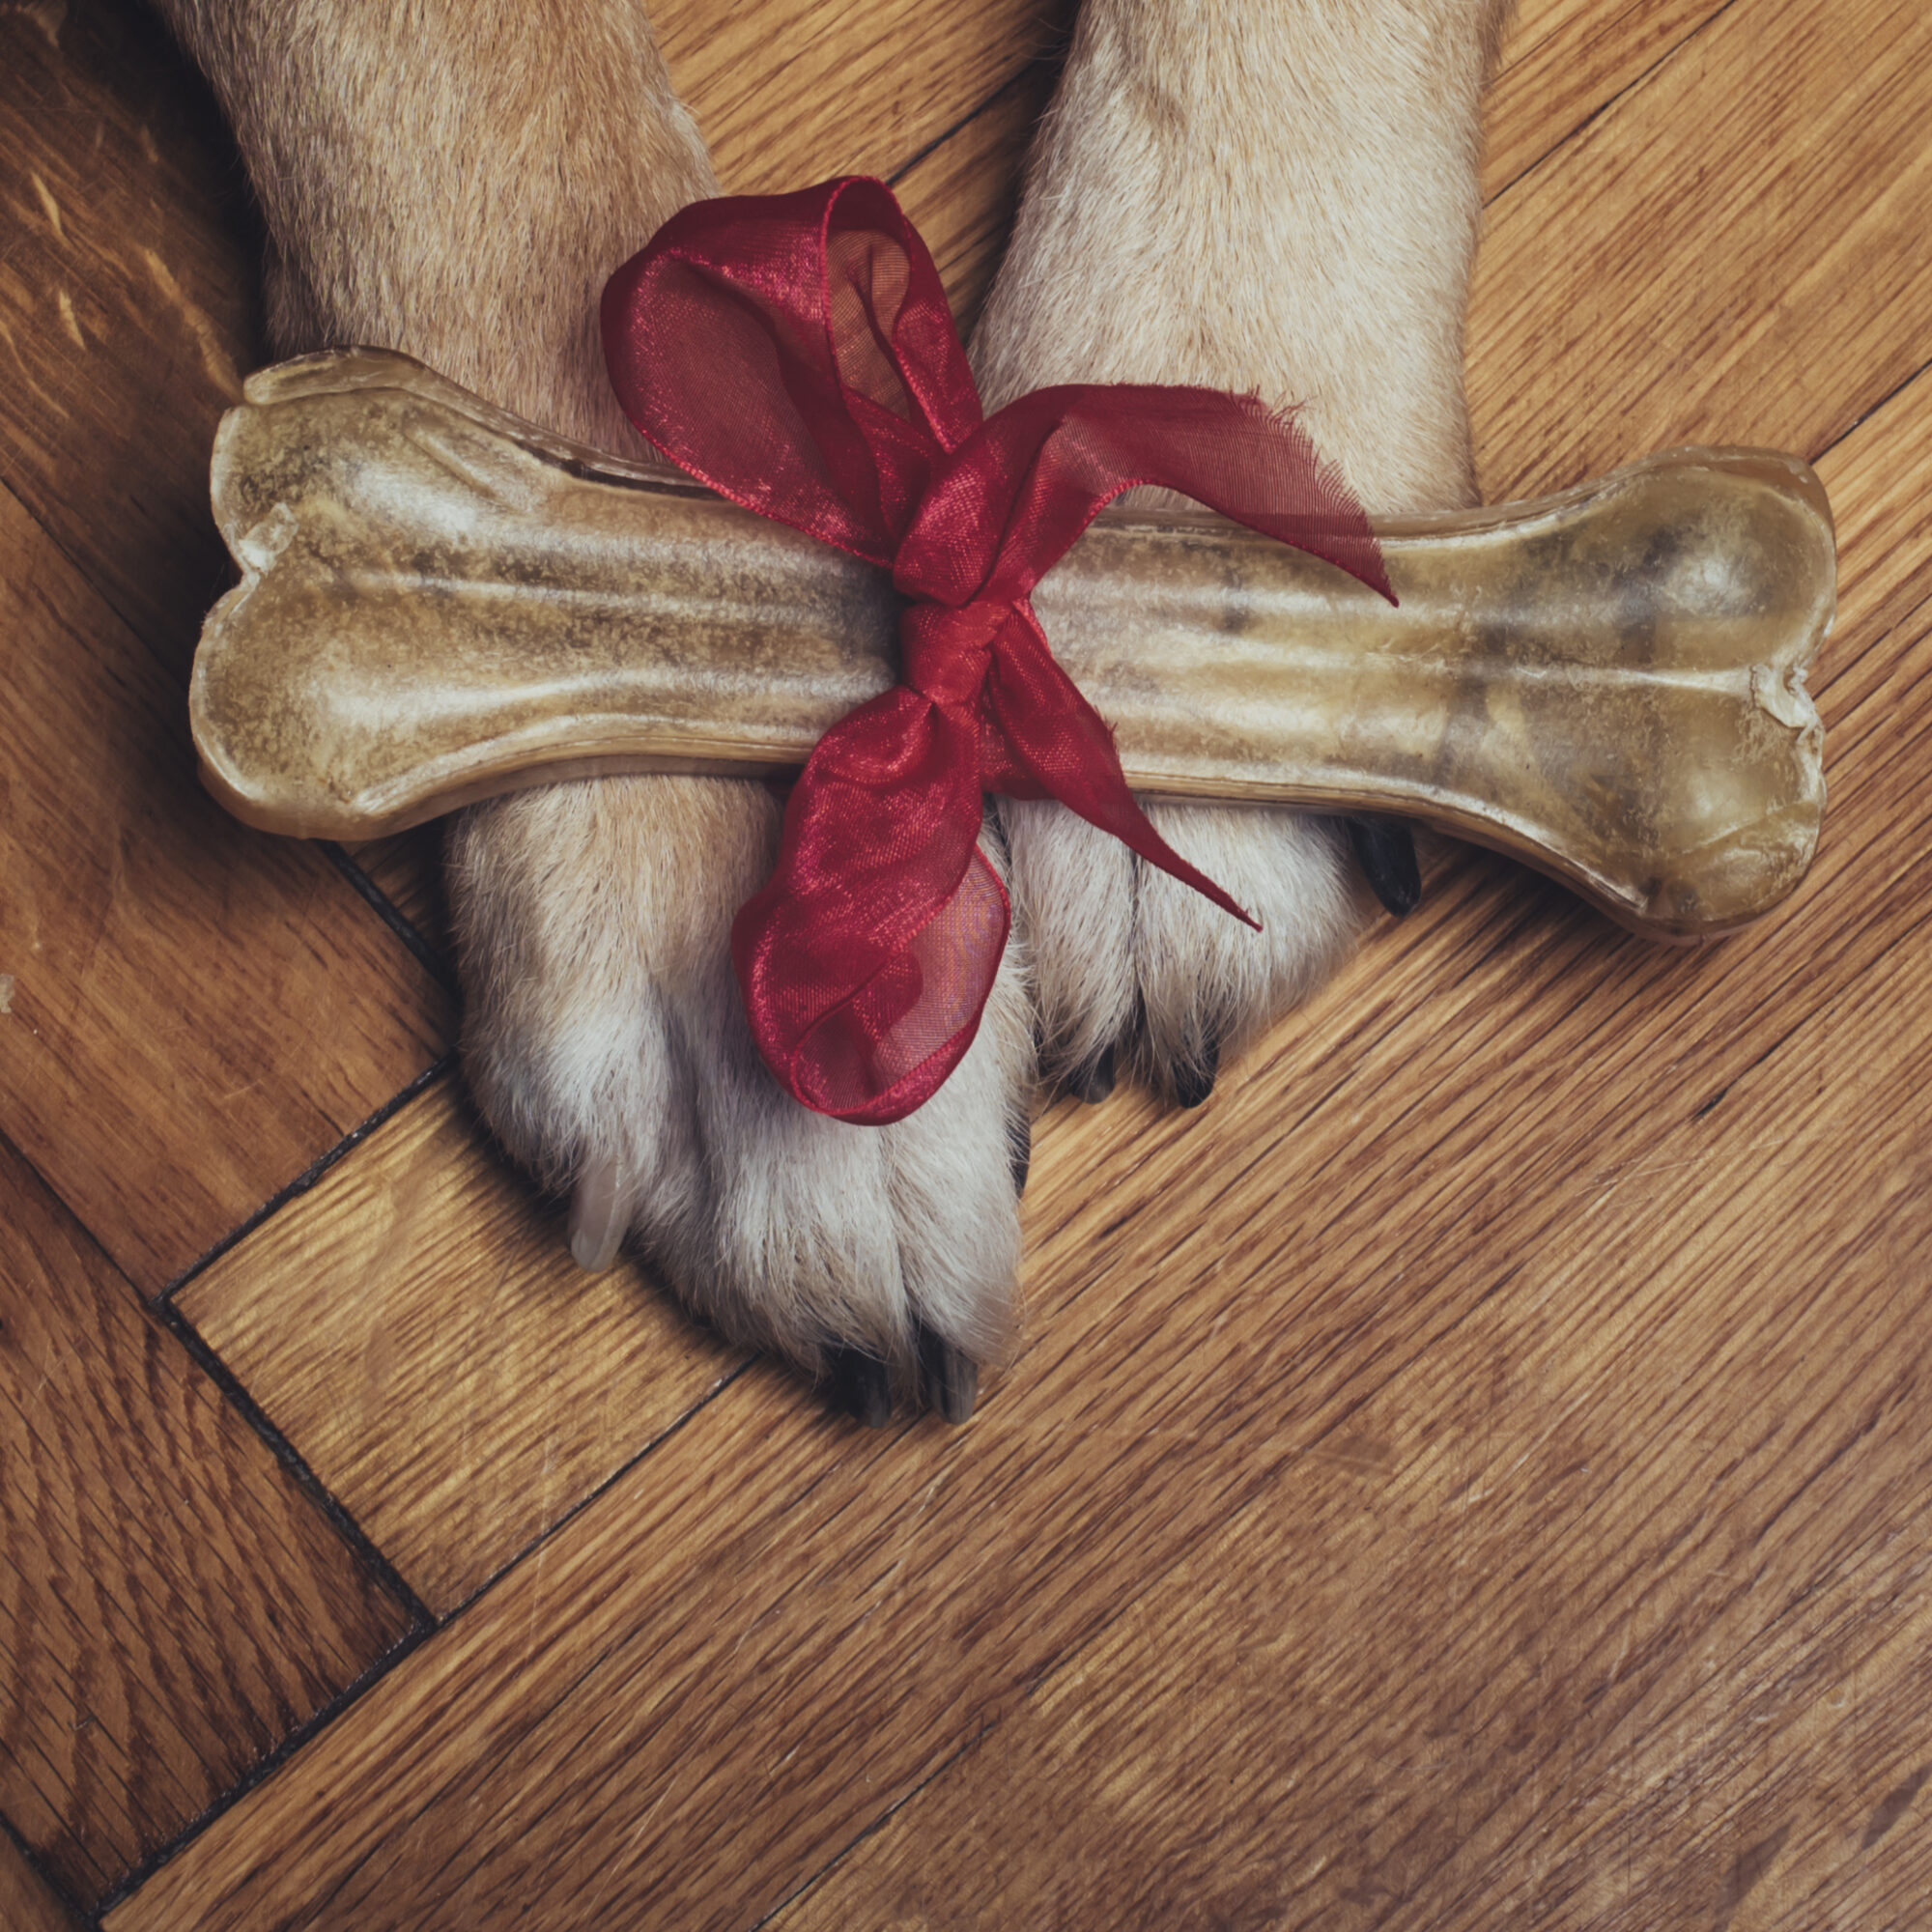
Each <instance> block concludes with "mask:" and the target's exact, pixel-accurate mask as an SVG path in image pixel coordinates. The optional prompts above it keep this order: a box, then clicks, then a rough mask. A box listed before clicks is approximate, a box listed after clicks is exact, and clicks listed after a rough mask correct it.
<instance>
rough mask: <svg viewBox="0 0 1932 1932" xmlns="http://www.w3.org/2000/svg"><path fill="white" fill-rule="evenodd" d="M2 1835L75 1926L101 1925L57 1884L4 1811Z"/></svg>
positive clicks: (0, 1816)
mask: <svg viewBox="0 0 1932 1932" xmlns="http://www.w3.org/2000/svg"><path fill="white" fill-rule="evenodd" d="M0 1834H4V1835H5V1836H6V1837H8V1838H9V1839H11V1840H12V1841H13V1845H14V1850H15V1851H16V1852H18V1853H19V1855H20V1860H21V1862H22V1863H23V1864H25V1865H26V1867H27V1869H28V1870H29V1871H31V1872H32V1873H33V1875H34V1876H35V1877H36V1878H37V1879H39V1880H40V1882H41V1884H42V1885H43V1887H44V1888H45V1889H46V1891H47V1895H48V1896H49V1897H50V1898H52V1899H53V1901H54V1903H55V1904H56V1905H57V1906H59V1907H60V1908H61V1909H62V1910H63V1911H64V1912H65V1913H66V1914H67V1916H68V1918H70V1919H71V1920H72V1922H73V1923H74V1924H76V1925H90V1926H98V1925H99V1923H100V1919H99V1916H98V1915H97V1914H95V1913H91V1912H89V1911H87V1910H86V1909H85V1907H83V1906H81V1905H79V1904H77V1903H76V1902H75V1901H74V1900H73V1899H72V1898H71V1897H70V1896H69V1895H68V1892H67V1889H66V1888H65V1887H63V1886H61V1885H59V1884H57V1883H56V1882H55V1880H54V1877H53V1874H52V1873H51V1872H49V1871H48V1870H47V1868H46V1867H45V1865H44V1864H43V1863H42V1861H41V1855H40V1854H39V1853H38V1852H37V1851H35V1849H34V1848H33V1846H32V1845H30V1844H28V1842H27V1841H26V1839H25V1838H23V1837H22V1836H21V1835H20V1833H19V1829H18V1827H17V1826H15V1825H14V1821H13V1819H11V1818H10V1817H8V1816H7V1814H6V1813H5V1812H4V1811H0Z"/></svg>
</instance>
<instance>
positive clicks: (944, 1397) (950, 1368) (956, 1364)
mask: <svg viewBox="0 0 1932 1932" xmlns="http://www.w3.org/2000/svg"><path fill="white" fill-rule="evenodd" d="M919 1387H920V1393H921V1394H922V1395H923V1396H924V1398H925V1401H926V1406H928V1407H930V1408H931V1409H933V1410H934V1411H935V1412H936V1413H937V1414H939V1415H941V1416H943V1417H944V1418H945V1419H946V1420H947V1421H948V1422H950V1423H952V1425H953V1426H954V1427H955V1428H956V1427H957V1426H958V1425H959V1424H960V1423H962V1422H965V1421H967V1420H969V1419H970V1418H971V1416H972V1413H973V1405H974V1404H975V1403H976V1402H977V1401H978V1400H979V1399H980V1365H979V1364H978V1363H977V1362H976V1361H974V1359H973V1358H972V1356H971V1355H964V1354H961V1353H960V1351H959V1350H957V1349H955V1348H954V1347H953V1346H952V1343H951V1342H949V1341H947V1339H946V1338H945V1337H944V1336H943V1335H937V1334H934V1332H933V1331H932V1330H931V1329H930V1328H928V1327H927V1326H926V1325H925V1323H924V1322H923V1321H922V1322H921V1323H920V1324H919Z"/></svg>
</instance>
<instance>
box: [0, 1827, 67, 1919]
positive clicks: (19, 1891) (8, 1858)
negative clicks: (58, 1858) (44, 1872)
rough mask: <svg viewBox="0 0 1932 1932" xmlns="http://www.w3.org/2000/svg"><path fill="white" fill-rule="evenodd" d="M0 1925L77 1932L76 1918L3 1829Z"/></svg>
mask: <svg viewBox="0 0 1932 1932" xmlns="http://www.w3.org/2000/svg"><path fill="white" fill-rule="evenodd" d="M0 1925H4V1926H6V1927H7V1932H80V1920H79V1919H78V1918H75V1917H74V1915H73V1914H72V1912H71V1911H70V1910H69V1909H68V1906H67V1904H66V1902H65V1901H64V1900H63V1899H62V1898H61V1897H60V1896H59V1894H58V1893H57V1892H55V1890H54V1889H53V1888H52V1887H51V1886H49V1885H48V1884H47V1882H46V1880H45V1879H43V1877H42V1876H41V1875H40V1873H39V1872H37V1871H36V1870H35V1869H34V1868H33V1866H32V1865H30V1864H29V1863H28V1862H27V1860H26V1858H25V1856H24V1855H23V1854H22V1852H21V1851H20V1848H19V1847H18V1846H17V1845H16V1844H14V1840H13V1838H12V1836H11V1835H10V1834H9V1833H7V1832H6V1831H4V1830H0Z"/></svg>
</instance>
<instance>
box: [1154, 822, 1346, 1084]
mask: <svg viewBox="0 0 1932 1932" xmlns="http://www.w3.org/2000/svg"><path fill="white" fill-rule="evenodd" d="M1148 817H1149V818H1150V820H1151V821H1152V824H1153V827H1154V830H1155V831H1157V832H1158V833H1159V834H1160V836H1161V837H1162V838H1165V839H1166V840H1167V841H1168V843H1169V844H1170V845H1172V846H1173V847H1174V849H1175V850H1176V851H1177V852H1179V854H1180V855H1181V857H1182V858H1184V859H1186V860H1188V861H1189V862H1190V863H1192V864H1193V865H1196V866H1198V867H1200V868H1201V869H1202V870H1203V871H1204V872H1206V873H1207V874H1208V877H1209V878H1210V879H1212V880H1213V881H1214V883H1215V884H1216V885H1218V886H1220V887H1221V888H1222V889H1223V890H1224V891H1226V892H1227V893H1228V894H1229V895H1230V896H1231V897H1232V898H1234V899H1235V901H1236V903H1237V904H1239V905H1241V906H1244V907H1246V909H1247V910H1248V911H1249V912H1251V913H1253V914H1254V915H1255V916H1256V918H1258V919H1259V920H1260V921H1261V923H1262V929H1261V930H1260V931H1259V932H1257V931H1255V929H1254V928H1253V927H1252V926H1249V925H1245V924H1243V923H1241V922H1240V921H1239V920H1236V919H1233V918H1231V917H1230V916H1229V915H1228V914H1227V913H1224V912H1223V911H1221V909H1220V908H1219V907H1218V906H1215V905H1211V904H1209V903H1208V900H1207V899H1205V898H1203V897H1202V896H1201V895H1200V894H1199V893H1197V892H1194V891H1193V890H1192V889H1191V888H1189V887H1187V886H1183V885H1182V884H1181V883H1180V882H1179V880H1178V879H1173V878H1170V877H1169V876H1168V875H1167V873H1165V872H1163V871H1160V870H1158V869H1157V868H1156V867H1152V866H1145V865H1144V866H1142V867H1140V868H1139V879H1138V889H1137V892H1136V894H1135V900H1134V971H1135V975H1136V978H1137V980H1138V983H1139V986H1140V995H1141V1013H1142V1028H1141V1034H1140V1037H1139V1040H1138V1042H1137V1044H1138V1055H1137V1059H1138V1063H1139V1067H1140V1071H1141V1073H1142V1075H1143V1077H1144V1078H1145V1079H1147V1081H1148V1082H1149V1084H1150V1085H1151V1086H1152V1087H1153V1088H1155V1090H1156V1091H1158V1092H1161V1093H1168V1094H1179V1096H1180V1097H1182V1098H1194V1099H1198V1098H1200V1097H1201V1096H1202V1094H1205V1092H1206V1090H1207V1088H1208V1086H1211V1085H1212V1084H1213V1078H1214V1073H1215V1070H1216V1067H1217V1065H1218V1064H1219V1062H1220V1060H1221V1059H1222V1057H1223V1056H1227V1055H1232V1054H1234V1053H1236V1052H1238V1051H1239V1050H1240V1049H1241V1048H1242V1047H1244V1046H1245V1045H1246V1044H1247V1043H1248V1041H1249V1040H1250V1039H1252V1038H1253V1037H1254V1036H1255V1035H1256V1034H1258V1033H1259V1032H1261V1030H1262V1029H1263V1028H1264V1027H1265V1026H1267V1025H1268V1024H1269V1023H1270V1022H1271V1021H1273V1020H1275V1019H1277V1018H1278V1017H1279V1016H1280V1015H1281V1014H1282V1013H1284V1012H1286V1011H1287V1010H1288V1009H1289V1008H1291V1007H1293V1006H1295V1005H1296V1004H1298V1003H1299V1002H1300V1001H1302V1000H1304V999H1306V998H1307V997H1308V995H1309V994H1310V993H1312V992H1313V991H1314V990H1315V988H1316V987H1317V986H1319V985H1321V982H1322V980H1325V979H1327V978H1328V976H1329V975H1330V974H1331V973H1333V972H1334V970H1335V969H1336V967H1338V966H1339V965H1340V964H1341V963H1342V961H1343V960H1344V959H1345V958H1346V957H1347V956H1348V953H1349V951H1350V948H1351V947H1352V946H1353V944H1354V941H1355V935H1356V934H1357V932H1359V930H1360V929H1361V924H1362V920H1363V916H1364V907H1363V899H1362V895H1361V893H1360V892H1359V890H1358V889H1357V888H1356V885H1355V882H1354V873H1353V865H1352V861H1351V859H1350V854H1349V844H1348V838H1347V836H1346V834H1345V833H1344V831H1343V828H1342V826H1341V823H1340V821H1339V820H1334V819H1321V818H1310V817H1308V816H1306V815H1304V814H1302V813H1299V812H1293V811H1280V810H1270V809H1268V808H1266V807H1257V806H1205V805H1156V806H1151V807H1149V808H1148Z"/></svg>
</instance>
